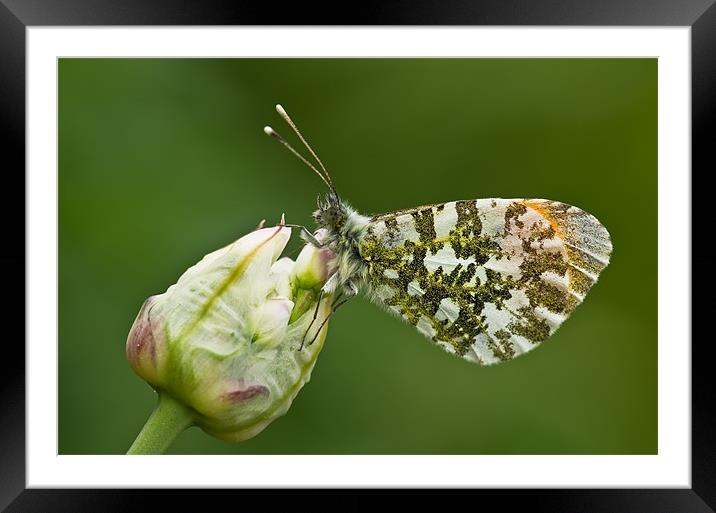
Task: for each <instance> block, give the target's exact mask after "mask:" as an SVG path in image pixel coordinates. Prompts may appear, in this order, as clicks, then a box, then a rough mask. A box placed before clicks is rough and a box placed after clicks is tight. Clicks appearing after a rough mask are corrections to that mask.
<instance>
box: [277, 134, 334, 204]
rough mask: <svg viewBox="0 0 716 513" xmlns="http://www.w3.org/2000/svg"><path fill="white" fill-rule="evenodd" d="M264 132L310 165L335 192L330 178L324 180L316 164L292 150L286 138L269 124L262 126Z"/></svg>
mask: <svg viewBox="0 0 716 513" xmlns="http://www.w3.org/2000/svg"><path fill="white" fill-rule="evenodd" d="M264 132H265V133H266V135H270V136H271V137H273V138H274V139H276V140H277V141H278V142H280V143H281V144H283V145H284V146H285V147H286V148H288V149H289V150H290V151H291V153H293V154H294V155H296V157H298V158H299V159H300V160H301V162H303V163H304V164H306V165H307V166H308V167H310V168H311V169H313V171H314V172H315V173H316V174H317V175H318V176H319V178H320V179H321V180H323V183H325V184H326V185H327V186H328V188H329V189H331V191H333V192H334V193H335V192H336V190H335V188H334V187H333V184H332V183H331V182H330V180H326V177H325V176H323V174H321V172H320V171H319V170H318V169H316V166H314V165H313V164H311V163H310V162H309V161H308V160H306V158H305V157H304V156H303V155H301V154H300V153H298V152H297V151H296V150H294V149H293V146H291V145H290V144H288V142H286V139H284V138H283V137H281V136H280V135H279V133H278V132H277V131H276V130H274V129H273V128H271V127H270V126H265V127H264Z"/></svg>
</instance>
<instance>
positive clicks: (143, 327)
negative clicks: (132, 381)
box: [126, 296, 164, 385]
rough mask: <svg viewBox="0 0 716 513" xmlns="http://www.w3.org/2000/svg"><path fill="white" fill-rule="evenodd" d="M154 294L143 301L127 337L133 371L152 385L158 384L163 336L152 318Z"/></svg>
mask: <svg viewBox="0 0 716 513" xmlns="http://www.w3.org/2000/svg"><path fill="white" fill-rule="evenodd" d="M155 304H156V296H150V297H149V298H147V300H146V301H144V304H143V305H142V308H141V309H140V310H139V314H137V318H136V319H135V320H134V324H133V325H132V329H131V330H130V332H129V336H128V337H127V346H126V351H127V359H128V360H129V363H130V365H131V366H132V368H133V369H134V371H135V372H136V373H137V374H139V375H140V376H141V377H142V378H144V379H145V380H147V381H149V382H150V383H152V384H153V385H158V384H159V383H158V381H159V372H160V370H161V369H160V367H161V364H162V363H163V362H160V361H159V360H160V356H163V355H160V354H159V353H160V352H163V349H164V348H163V344H164V336H163V333H162V330H161V329H158V323H157V322H156V321H155V320H154V319H153V318H152V308H153V307H154V305H155Z"/></svg>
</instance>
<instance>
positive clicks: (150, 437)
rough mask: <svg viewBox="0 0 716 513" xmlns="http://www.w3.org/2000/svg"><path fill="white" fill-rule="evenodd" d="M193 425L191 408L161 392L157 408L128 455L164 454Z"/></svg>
mask: <svg viewBox="0 0 716 513" xmlns="http://www.w3.org/2000/svg"><path fill="white" fill-rule="evenodd" d="M193 423H194V413H193V411H192V410H191V408H189V407H187V406H185V405H184V404H182V403H180V402H179V401H177V400H176V399H174V398H173V397H172V396H170V395H169V394H166V393H163V392H159V402H158V403H157V407H156V408H154V411H153V412H152V414H151V415H150V416H149V419H148V420H147V423H146V424H144V427H143V428H142V430H141V431H140V432H139V435H137V439H136V440H135V441H134V443H133V444H132V447H130V448H129V451H127V454H163V453H164V452H165V451H166V450H167V449H168V448H169V446H170V445H171V443H172V442H173V441H174V439H175V438H176V437H177V435H179V433H181V432H182V431H184V430H185V429H186V428H188V427H189V426H191V425H192V424H193Z"/></svg>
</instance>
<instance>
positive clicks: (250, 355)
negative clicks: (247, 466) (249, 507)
mask: <svg viewBox="0 0 716 513" xmlns="http://www.w3.org/2000/svg"><path fill="white" fill-rule="evenodd" d="M290 236H291V230H290V228H287V227H285V226H277V227H272V228H262V229H258V230H255V231H253V232H251V233H249V234H247V235H245V236H244V237H242V238H240V239H239V240H237V241H236V242H234V243H233V244H230V245H228V246H226V247H224V248H222V249H219V250H217V251H214V252H213V253H210V254H208V255H206V256H205V257H204V258H203V259H202V260H201V261H200V262H199V263H197V264H196V265H194V266H192V267H190V268H189V269H188V270H187V271H186V272H185V273H184V274H183V275H182V276H181V277H180V278H179V280H178V281H177V283H176V284H174V285H172V286H171V287H169V289H167V291H166V292H165V293H163V294H160V295H156V296H152V297H150V298H149V299H147V300H146V301H145V303H144V305H143V306H142V308H141V310H140V312H139V314H138V315H137V318H136V320H135V321H134V325H133V326H132V329H131V331H130V333H129V336H128V338H127V348H126V349H127V358H128V359H129V363H130V365H131V367H132V368H133V369H134V371H135V372H136V373H137V374H138V375H139V376H141V377H142V378H144V379H145V380H146V381H147V382H148V383H149V384H150V385H152V386H153V387H154V388H155V389H157V390H158V391H159V392H160V393H166V394H169V395H170V396H171V397H173V398H174V399H177V400H179V401H181V402H183V403H184V404H185V405H187V406H189V407H190V408H192V409H193V410H194V411H195V412H196V415H195V417H196V424H197V425H199V426H200V427H201V428H202V429H204V430H205V431H206V432H208V433H209V434H212V435H214V436H217V437H219V438H221V439H224V440H227V441H240V440H245V439H247V438H250V437H252V436H254V435H256V434H257V433H259V432H260V431H261V430H262V429H264V428H265V427H266V426H267V425H268V424H269V423H271V422H272V421H273V420H274V419H275V418H277V417H278V416H280V415H282V414H284V413H285V412H286V411H287V410H288V408H289V406H290V405H291V402H292V401H293V399H294V398H295V396H296V394H297V393H298V391H299V390H300V389H301V387H302V386H303V385H304V384H305V383H306V382H307V381H308V380H309V379H310V374H311V371H312V369H313V366H314V364H315V362H316V358H317V356H318V353H319V352H320V350H321V347H322V346H323V341H324V340H325V336H326V326H324V327H323V329H321V332H320V334H318V336H317V337H316V334H317V333H318V329H319V327H320V326H321V325H322V324H323V322H324V321H325V320H326V319H327V317H328V316H329V315H330V311H331V305H332V297H330V296H326V295H323V296H321V294H320V289H321V287H322V286H323V284H324V283H325V282H326V280H327V279H328V277H329V276H330V274H331V273H332V272H333V270H334V265H335V264H334V260H335V257H334V255H333V254H332V253H331V252H326V250H323V249H316V248H314V247H313V246H310V245H307V246H306V247H305V248H304V249H303V251H302V252H301V254H300V256H299V259H298V262H294V261H293V260H291V259H290V258H287V257H284V258H281V259H279V258H278V257H279V256H280V254H281V252H282V251H283V249H284V248H285V246H286V244H287V243H288V240H289V238H290ZM299 264H300V265H299ZM319 299H320V303H319ZM314 313H317V317H316V319H315V321H314V320H313V317H314ZM314 337H316V339H315V341H314V342H313V344H309V342H311V340H312V339H313V338H314Z"/></svg>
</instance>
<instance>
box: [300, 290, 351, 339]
mask: <svg viewBox="0 0 716 513" xmlns="http://www.w3.org/2000/svg"><path fill="white" fill-rule="evenodd" d="M356 295H358V287H357V286H356V284H355V283H353V281H351V280H348V281H347V282H346V283H345V288H344V289H343V290H342V291H341V294H340V295H339V297H338V301H337V302H336V303H335V304H334V305H333V308H332V309H331V313H330V314H328V316H327V317H326V318H325V319H323V322H322V323H321V325H320V326H319V327H318V331H316V334H315V335H313V338H312V339H311V341H310V342H309V343H308V345H309V346H311V344H313V343H314V342H315V341H316V339H317V338H318V335H319V334H320V333H321V330H322V329H323V327H324V326H325V325H326V323H327V322H328V319H330V318H331V316H332V315H333V314H334V313H336V310H338V309H339V308H340V307H341V306H343V305H345V304H346V303H347V302H348V301H350V300H351V299H353V298H354V297H355V296H356ZM314 319H315V317H314ZM307 333H308V332H307Z"/></svg>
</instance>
